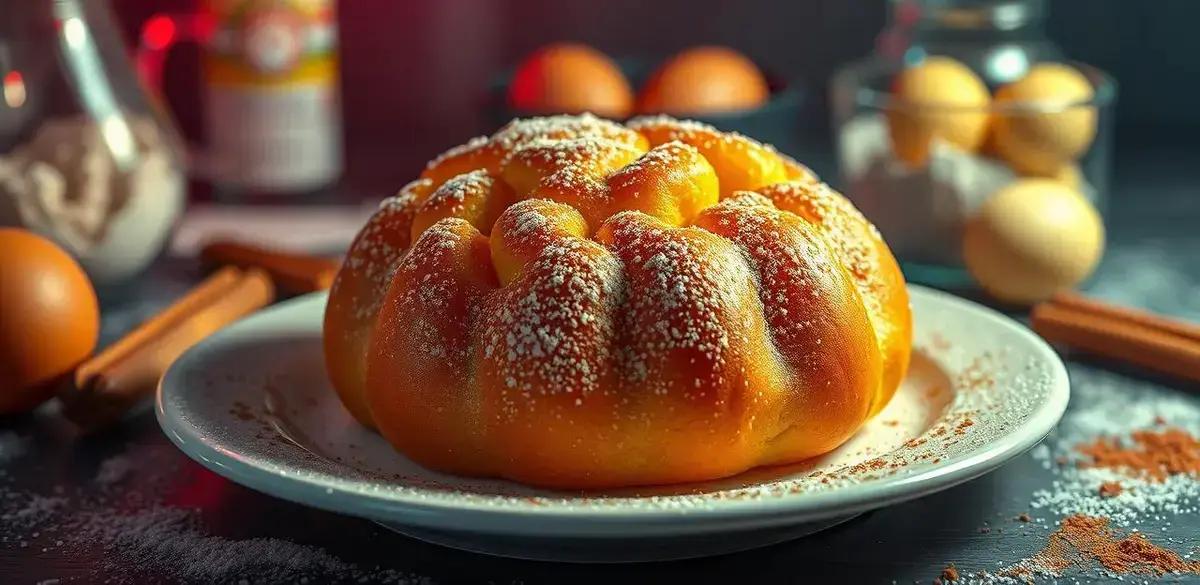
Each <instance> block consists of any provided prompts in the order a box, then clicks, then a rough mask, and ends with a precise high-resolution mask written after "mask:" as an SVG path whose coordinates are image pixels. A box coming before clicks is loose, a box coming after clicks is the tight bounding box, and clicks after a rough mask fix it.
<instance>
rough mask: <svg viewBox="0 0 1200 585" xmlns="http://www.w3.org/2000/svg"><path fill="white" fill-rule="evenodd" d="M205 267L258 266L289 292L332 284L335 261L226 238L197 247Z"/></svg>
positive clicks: (299, 292)
mask: <svg viewBox="0 0 1200 585" xmlns="http://www.w3.org/2000/svg"><path fill="white" fill-rule="evenodd" d="M200 259H201V260H202V261H203V262H204V263H205V264H207V265H209V266H237V267H239V268H259V269H262V270H265V271H266V272H267V273H268V274H270V275H271V279H272V280H274V281H275V284H276V286H278V287H279V288H280V290H282V291H284V292H286V293H289V294H304V293H310V292H314V291H319V290H328V289H329V287H331V286H333V279H334V277H335V276H337V271H338V266H339V263H338V262H337V261H336V260H332V259H330V258H323V257H320V256H309V255H307V254H298V253H294V252H284V251H280V250H271V249H268V248H263V247H259V246H253V245H250V244H243V243H240V242H234V241H230V240H216V241H213V242H210V243H208V244H206V245H205V246H204V247H203V248H202V249H201V250H200Z"/></svg>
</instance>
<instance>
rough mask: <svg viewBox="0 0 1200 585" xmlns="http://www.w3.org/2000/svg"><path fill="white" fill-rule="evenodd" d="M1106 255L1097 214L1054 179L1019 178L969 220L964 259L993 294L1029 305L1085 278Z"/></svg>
mask: <svg viewBox="0 0 1200 585" xmlns="http://www.w3.org/2000/svg"><path fill="white" fill-rule="evenodd" d="M1103 252H1104V224H1103V222H1102V221H1101V219H1100V214H1099V213H1097V211H1096V209H1095V208H1094V207H1092V204H1091V203H1090V202H1088V200H1087V199H1085V198H1084V197H1083V195H1081V194H1080V193H1079V192H1077V191H1075V190H1074V189H1072V188H1070V187H1068V186H1067V185H1065V184H1064V183H1063V182H1061V181H1058V180H1054V179H1021V180H1018V181H1016V182H1014V183H1012V184H1010V185H1008V186H1006V187H1004V188H1002V189H1000V190H999V191H997V192H996V193H995V194H993V195H992V196H991V197H990V198H988V200H987V201H985V202H984V203H983V206H982V207H980V209H979V212H978V214H977V215H976V216H975V217H974V218H972V219H971V220H970V221H968V222H967V225H966V229H965V231H964V233H963V260H964V261H965V263H966V266H967V270H968V271H969V272H970V273H971V275H972V276H974V277H975V280H976V281H978V282H979V284H980V285H981V286H982V287H983V288H984V290H986V291H987V292H988V293H990V294H991V295H992V296H994V297H996V298H998V299H1000V300H1002V301H1007V302H1012V303H1023V304H1030V303H1035V302H1037V301H1040V300H1043V299H1047V298H1049V297H1050V296H1051V295H1053V294H1054V293H1055V292H1057V291H1059V290H1061V289H1066V288H1071V287H1074V286H1075V285H1077V284H1079V282H1080V281H1082V280H1083V279H1084V278H1087V276H1088V275H1089V274H1091V273H1092V270H1093V269H1095V267H1096V264H1097V263H1098V262H1099V261H1100V257H1101V255H1102V254H1103Z"/></svg>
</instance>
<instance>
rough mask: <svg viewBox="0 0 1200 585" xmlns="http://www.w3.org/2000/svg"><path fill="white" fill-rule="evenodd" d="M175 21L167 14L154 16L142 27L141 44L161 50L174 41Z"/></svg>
mask: <svg viewBox="0 0 1200 585" xmlns="http://www.w3.org/2000/svg"><path fill="white" fill-rule="evenodd" d="M177 32H178V31H177V30H176V29H175V21H174V20H171V17H169V16H162V15H160V16H155V17H153V18H151V19H150V20H149V21H147V22H146V26H145V27H144V28H143V29H142V44H143V45H145V46H146V48H148V49H151V50H155V51H161V50H163V49H165V48H167V47H168V46H169V45H170V44H171V43H173V42H175V35H176V33H177Z"/></svg>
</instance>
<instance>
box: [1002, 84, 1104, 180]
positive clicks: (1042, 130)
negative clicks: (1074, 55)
mask: <svg viewBox="0 0 1200 585" xmlns="http://www.w3.org/2000/svg"><path fill="white" fill-rule="evenodd" d="M1094 96H1095V91H1094V90H1093V89H1092V84H1091V82H1090V81H1088V78H1087V77H1085V76H1084V75H1083V74H1082V73H1080V72H1079V71H1077V70H1075V69H1074V68H1073V67H1070V66H1068V65H1060V64H1057V63H1043V64H1041V65H1037V66H1035V67H1033V68H1032V69H1030V70H1029V73H1028V74H1026V75H1025V77H1022V78H1021V79H1019V80H1017V81H1014V82H1012V83H1010V84H1008V85H1006V86H1004V87H1001V88H1000V89H999V90H997V91H996V107H997V110H998V111H997V113H996V116H995V121H994V126H995V127H994V128H993V130H992V131H993V133H994V134H995V145H996V151H997V152H998V153H999V154H1000V156H1001V157H1003V158H1004V159H1005V160H1007V161H1008V162H1009V164H1011V165H1012V166H1013V168H1015V169H1016V170H1017V171H1019V172H1021V173H1022V174H1026V175H1037V176H1043V177H1053V176H1055V175H1056V174H1057V173H1059V172H1061V170H1062V168H1063V167H1065V166H1067V165H1070V164H1072V163H1073V162H1074V161H1075V159H1077V158H1079V156H1080V155H1082V154H1083V153H1084V152H1086V151H1087V149H1088V147H1089V146H1091V144H1092V139H1093V138H1095V136H1096V108H1095V107H1092V106H1089V105H1077V104H1087V103H1088V102H1090V101H1091V100H1092V98H1093V97H1094ZM1026 109H1027V111H1026Z"/></svg>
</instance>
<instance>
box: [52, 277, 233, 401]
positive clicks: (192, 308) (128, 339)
mask: <svg viewBox="0 0 1200 585" xmlns="http://www.w3.org/2000/svg"><path fill="white" fill-rule="evenodd" d="M241 273H242V271H241V270H238V269H237V268H234V267H232V266H228V267H225V268H222V269H221V270H218V271H217V272H215V273H213V274H212V276H209V277H208V278H207V279H205V280H204V282H201V283H200V284H199V285H198V286H196V288H193V289H192V290H191V291H189V292H188V293H187V294H186V295H184V296H183V297H182V298H180V299H179V300H177V301H175V302H174V303H173V304H172V305H171V306H169V307H167V308H166V309H165V310H163V311H162V312H161V313H159V314H157V315H155V316H153V317H151V318H150V319H147V320H146V321H145V322H143V323H142V324H141V325H138V326H137V327H136V328H135V329H134V330H133V331H130V332H129V333H128V334H126V335H125V336H124V337H122V338H121V339H119V340H117V341H116V342H115V343H112V344H111V345H109V346H108V347H106V348H105V349H104V350H103V351H101V352H100V353H98V354H96V355H95V356H93V357H92V358H91V359H89V360H87V361H85V362H83V363H82V364H80V365H79V367H78V368H76V370H75V387H77V388H84V387H87V386H89V385H90V384H91V379H92V378H93V377H95V376H96V374H98V373H99V372H101V371H103V370H104V369H105V368H108V367H110V366H112V365H113V363H115V362H116V361H118V360H120V359H121V358H123V357H125V356H127V355H129V353H130V352H132V351H133V350H134V349H135V348H137V347H138V346H140V345H144V344H145V343H146V342H147V341H149V340H151V339H153V338H154V337H157V336H159V335H162V334H163V332H165V331H166V330H167V329H170V328H171V327H172V326H173V325H175V324H176V323H178V322H179V321H180V320H181V319H183V318H185V317H187V316H188V315H190V314H192V313H195V312H196V311H197V310H198V309H200V308H201V307H203V306H205V305H208V304H210V303H212V302H213V301H214V300H216V299H217V298H218V297H219V296H221V295H222V294H224V293H225V292H226V291H228V290H229V289H230V288H232V287H233V285H235V284H237V282H238V278H240V277H241Z"/></svg>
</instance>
